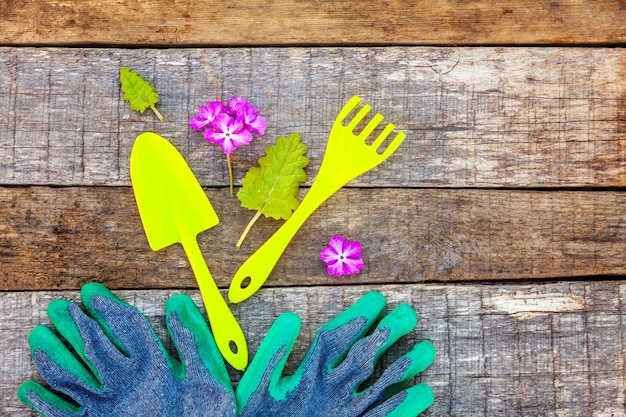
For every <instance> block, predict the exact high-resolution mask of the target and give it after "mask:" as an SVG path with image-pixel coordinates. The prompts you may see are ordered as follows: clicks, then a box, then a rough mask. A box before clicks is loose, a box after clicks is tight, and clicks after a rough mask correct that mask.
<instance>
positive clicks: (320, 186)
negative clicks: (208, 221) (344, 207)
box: [228, 177, 343, 303]
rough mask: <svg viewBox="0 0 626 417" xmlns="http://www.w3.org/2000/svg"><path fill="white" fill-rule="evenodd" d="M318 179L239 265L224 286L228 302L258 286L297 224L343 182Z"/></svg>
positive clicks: (239, 300)
mask: <svg viewBox="0 0 626 417" xmlns="http://www.w3.org/2000/svg"><path fill="white" fill-rule="evenodd" d="M319 179H320V178H319V177H318V180H319ZM318 180H316V181H314V182H313V185H312V186H311V188H310V189H309V191H308V192H307V193H306V195H305V196H304V199H302V202H301V203H300V205H298V207H297V208H296V210H295V211H294V212H293V213H292V215H291V216H290V217H289V219H287V221H285V223H283V225H282V226H281V227H280V228H279V229H278V230H277V231H276V232H275V233H274V234H273V235H272V236H271V237H270V238H269V239H268V240H267V241H266V242H265V243H264V244H263V245H261V247H259V248H258V249H257V250H256V251H255V252H254V253H253V254H252V255H250V257H249V258H248V259H247V260H246V261H245V262H244V263H243V264H242V265H241V266H240V267H239V269H238V270H237V272H236V273H235V276H234V277H233V280H232V282H231V283H230V287H229V289H228V299H229V300H230V302H231V303H240V302H242V301H244V300H246V299H248V298H249V297H251V296H252V295H253V294H254V293H255V292H257V291H258V290H259V288H261V286H262V285H263V283H264V282H265V281H266V280H267V278H268V277H269V275H270V273H271V272H272V270H273V269H274V266H276V263H277V262H278V260H279V259H280V257H281V255H282V254H283V252H284V251H285V249H286V248H287V245H288V244H289V242H291V239H293V237H294V235H295V234H296V232H297V231H298V230H299V229H300V226H302V224H303V223H304V222H305V221H306V219H308V218H309V216H310V215H311V214H312V213H313V212H314V211H315V210H316V209H317V208H318V207H319V206H320V205H321V204H322V203H324V201H326V200H327V199H328V198H329V197H330V196H331V195H332V194H333V193H335V192H336V191H337V190H338V189H339V188H341V186H342V185H343V184H342V185H338V184H330V183H329V182H327V181H322V182H320V181H318Z"/></svg>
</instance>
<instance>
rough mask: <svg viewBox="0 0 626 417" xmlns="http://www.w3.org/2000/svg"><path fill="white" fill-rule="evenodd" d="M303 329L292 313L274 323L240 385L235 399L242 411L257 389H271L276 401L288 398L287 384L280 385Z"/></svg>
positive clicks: (282, 316) (296, 316)
mask: <svg viewBox="0 0 626 417" xmlns="http://www.w3.org/2000/svg"><path fill="white" fill-rule="evenodd" d="M300 327H301V321H300V317H298V315H297V314H294V313H290V312H287V313H283V314H281V315H280V316H279V317H278V318H277V319H276V320H275V321H274V323H273V324H272V326H271V327H270V329H269V330H268V332H267V334H266V335H265V338H263V341H262V342H261V345H260V346H259V349H258V350H257V352H256V354H255V355H254V358H253V359H252V361H251V362H250V366H249V367H248V369H246V372H245V373H244V374H243V376H242V377H241V380H240V381H239V385H238V386H237V390H236V392H235V396H236V399H237V404H238V405H239V406H240V409H242V410H243V408H244V407H245V405H246V404H247V403H248V401H249V400H250V399H251V397H252V395H253V394H254V392H255V391H257V389H261V390H264V389H270V390H271V393H272V394H273V396H274V397H275V398H278V397H281V396H283V395H284V393H285V392H286V391H285V389H283V387H284V384H281V385H280V386H279V382H281V381H280V378H281V375H282V373H283V371H284V369H285V364H286V362H287V359H288V358H289V354H290V353H291V351H292V349H293V346H294V344H295V342H296V339H297V338H298V334H299V333H300ZM294 376H295V374H294Z"/></svg>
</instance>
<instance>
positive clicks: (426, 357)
mask: <svg viewBox="0 0 626 417" xmlns="http://www.w3.org/2000/svg"><path fill="white" fill-rule="evenodd" d="M434 359H435V347H434V346H433V344H432V343H431V342H429V341H424V342H421V343H419V344H417V345H415V346H414V347H413V349H411V351H410V352H409V353H407V354H406V355H404V356H402V357H400V358H398V359H397V360H396V361H395V362H394V363H392V364H391V366H389V367H388V368H387V369H385V371H384V372H383V374H382V375H381V376H380V378H379V379H378V380H377V381H376V382H375V383H374V385H372V386H371V387H370V388H368V390H367V391H369V392H368V396H370V397H371V398H372V399H373V400H374V401H377V400H379V399H382V398H388V397H390V396H392V395H394V394H396V393H397V392H399V391H400V390H401V389H402V388H404V387H405V386H406V384H407V383H408V382H409V381H410V380H411V379H413V378H415V376H416V375H417V374H419V373H420V372H423V371H424V370H425V369H426V368H428V366H430V364H431V363H432V362H433V360H434Z"/></svg>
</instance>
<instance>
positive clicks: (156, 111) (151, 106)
mask: <svg viewBox="0 0 626 417" xmlns="http://www.w3.org/2000/svg"><path fill="white" fill-rule="evenodd" d="M150 108H151V109H152V111H153V112H154V114H156V117H158V118H159V120H160V121H162V122H164V121H165V119H164V118H163V115H162V114H161V113H159V111H158V110H157V109H156V107H154V104H151V105H150Z"/></svg>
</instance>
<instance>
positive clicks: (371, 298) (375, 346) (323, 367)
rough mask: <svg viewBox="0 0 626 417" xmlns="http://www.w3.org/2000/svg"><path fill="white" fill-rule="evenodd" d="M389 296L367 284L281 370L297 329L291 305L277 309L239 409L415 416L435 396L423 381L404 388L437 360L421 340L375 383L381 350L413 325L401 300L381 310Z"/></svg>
mask: <svg viewBox="0 0 626 417" xmlns="http://www.w3.org/2000/svg"><path fill="white" fill-rule="evenodd" d="M385 308H386V302H385V298H384V297H383V295H382V294H380V293H377V292H370V293H368V294H366V295H364V296H363V297H361V299H360V300H359V301H357V302H356V303H355V304H354V305H353V306H352V307H350V308H348V309H347V310H345V311H344V312H343V313H341V314H339V315H338V316H337V317H336V318H335V319H333V320H331V321H330V322H329V323H327V324H326V325H325V326H324V327H322V328H321V329H320V330H319V331H318V332H317V334H316V336H315V338H314V340H313V342H312V345H311V348H310V349H309V351H308V352H307V354H306V356H305V358H304V360H303V361H302V363H301V365H300V366H299V367H298V368H297V370H296V372H295V373H294V374H293V375H290V376H282V372H283V370H284V367H285V363H286V362H287V358H288V356H289V353H290V352H291V350H292V348H293V345H294V343H295V341H296V338H297V337H298V333H299V331H300V319H299V317H298V316H297V315H295V314H293V313H285V314H283V315H281V316H280V317H278V319H276V321H275V322H274V324H273V325H272V327H271V328H270V330H269V331H268V333H267V335H266V337H265V339H264V340H263V342H262V343H261V345H260V346H259V350H258V352H257V353H256V355H255V356H254V359H253V360H252V362H251V363H250V366H249V368H248V369H247V370H246V372H245V374H244V375H243V377H242V378H241V381H240V382H239V385H238V387H237V390H236V393H235V396H236V398H237V406H238V408H239V409H240V410H241V411H240V414H239V415H240V416H242V417H252V416H289V417H298V416H301V417H311V416H316V417H356V416H362V417H382V416H389V417H400V416H402V417H412V416H417V415H418V414H419V413H421V412H422V411H423V410H425V409H426V408H427V407H429V406H430V405H431V404H432V403H433V400H434V396H433V393H432V391H431V390H430V388H429V387H428V386H427V385H426V384H422V383H420V384H417V385H413V386H412V387H410V388H406V389H404V387H405V385H406V384H407V382H408V381H409V380H411V379H412V378H413V377H415V376H416V375H417V374H418V373H420V372H422V371H423V370H424V369H426V368H427V367H428V366H429V365H430V364H431V363H432V361H433V360H434V357H435V349H434V347H433V345H432V344H431V343H430V342H421V343H419V344H418V345H416V346H414V347H413V349H412V350H411V351H410V352H408V353H407V354H405V355H404V356H402V357H400V358H399V359H397V360H396V361H395V362H393V364H391V365H390V366H389V367H388V368H387V369H386V370H384V372H383V373H382V375H381V376H380V377H379V378H378V379H377V380H376V381H375V382H374V383H373V384H371V385H370V386H368V387H363V386H362V383H363V382H364V381H366V380H368V378H369V377H370V376H371V375H372V373H373V371H374V366H375V364H376V362H377V360H378V359H379V358H380V356H381V355H382V354H383V353H384V352H385V351H386V350H387V349H388V348H389V347H390V346H392V345H393V344H394V343H395V342H396V341H397V340H398V339H399V338H400V337H401V336H403V335H406V334H407V333H409V332H410V331H411V330H412V329H413V328H414V327H415V325H416V323H417V318H416V315H415V311H414V310H413V309H412V308H411V307H410V306H409V305H407V304H402V305H400V306H398V307H397V308H395V309H394V310H393V311H392V312H391V313H389V314H388V315H387V316H386V317H384V318H383V319H382V320H381V321H380V323H379V324H378V325H377V326H376V328H375V329H374V330H373V331H372V332H371V334H368V331H369V330H370V328H371V327H373V325H374V323H375V322H376V321H378V319H379V318H380V317H381V316H382V315H383V314H384V312H385Z"/></svg>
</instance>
